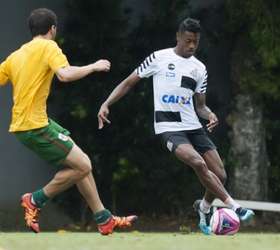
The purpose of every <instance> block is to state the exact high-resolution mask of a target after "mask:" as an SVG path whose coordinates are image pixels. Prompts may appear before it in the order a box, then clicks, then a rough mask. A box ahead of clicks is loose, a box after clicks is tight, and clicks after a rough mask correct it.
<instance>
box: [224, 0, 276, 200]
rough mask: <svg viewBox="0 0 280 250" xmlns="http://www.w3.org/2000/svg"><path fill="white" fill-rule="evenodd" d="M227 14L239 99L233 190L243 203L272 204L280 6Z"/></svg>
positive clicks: (255, 5) (254, 5)
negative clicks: (269, 201)
mask: <svg viewBox="0 0 280 250" xmlns="http://www.w3.org/2000/svg"><path fill="white" fill-rule="evenodd" d="M227 10H228V13H229V18H228V24H227V27H228V30H229V31H230V35H231V37H232V39H231V41H232V45H231V46H232V56H231V79H232V83H233V85H232V88H233V93H234V101H233V105H232V113H231V115H230V117H229V122H230V125H231V127H232V134H231V158H232V159H233V161H234V163H235V166H234V167H233V171H232V186H233V190H234V192H235V194H236V196H238V197H239V198H242V199H252V200H267V198H268V195H270V197H273V198H275V197H277V196H274V195H275V194H276V193H278V194H279V186H278V184H277V183H279V156H278V153H277V152H279V146H278V143H277V142H278V140H277V138H278V136H277V134H279V129H280V127H279V115H278V111H277V108H276V109H275V107H277V102H278V101H279V97H280V78H279V76H280V71H279V67H280V53H279V52H280V45H279V39H280V36H279V35H280V26H279V24H280V18H279V11H280V4H279V2H278V1H274V0H270V1H261V0H250V1H233V0H228V1H227ZM267 148H268V150H267ZM267 152H269V156H268V153H267ZM269 159H270V161H269ZM276 182H277V183H276ZM277 186H278V187H277ZM268 187H269V194H268ZM273 189H274V190H273Z"/></svg>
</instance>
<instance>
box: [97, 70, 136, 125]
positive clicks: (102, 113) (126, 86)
mask: <svg viewBox="0 0 280 250" xmlns="http://www.w3.org/2000/svg"><path fill="white" fill-rule="evenodd" d="M140 79H141V78H140V77H139V76H138V75H137V74H136V72H132V73H131V74H130V75H129V76H128V77H127V78H126V79H125V80H123V81H122V82H121V83H120V84H119V85H118V86H117V87H116V88H115V89H114V90H113V91H112V93H111V94H110V95H109V97H108V98H107V100H106V101H105V102H104V103H103V104H102V105H101V107H100V110H99V112H98V115H97V116H98V128H99V129H102V128H103V127H104V123H108V124H110V123H111V122H110V120H108V118H107V117H108V115H109V106H110V105H112V104H113V103H115V102H117V101H118V100H119V99H121V98H122V97H123V96H124V95H126V94H127V93H128V92H129V90H130V89H132V88H133V87H134V86H135V85H136V83H137V82H138V81H139V80H140Z"/></svg>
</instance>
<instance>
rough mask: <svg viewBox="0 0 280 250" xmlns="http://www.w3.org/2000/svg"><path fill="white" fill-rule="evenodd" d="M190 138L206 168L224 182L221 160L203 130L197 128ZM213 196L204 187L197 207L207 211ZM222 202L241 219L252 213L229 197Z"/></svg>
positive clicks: (224, 172) (248, 217)
mask: <svg viewBox="0 0 280 250" xmlns="http://www.w3.org/2000/svg"><path fill="white" fill-rule="evenodd" d="M190 140H191V142H192V144H193V146H194V147H195V149H196V150H197V151H198V152H199V153H200V155H202V157H203V159H204V160H205V162H206V164H207V167H208V169H209V170H210V171H212V172H213V173H214V174H215V176H216V177H217V178H218V179H219V180H220V181H221V182H222V183H223V184H225V182H226V177H227V176H226V171H225V169H224V165H223V162H222V160H221V158H220V156H219V154H218V151H217V150H216V146H215V145H214V143H213V142H212V141H211V140H210V138H209V137H208V136H207V134H206V133H205V131H204V130H203V129H199V130H197V131H196V132H194V133H192V134H191V135H190ZM215 198H217V196H216V195H215V194H214V193H213V192H211V191H210V190H208V189H206V192H205V195H204V197H203V199H202V200H201V201H200V202H199V209H200V210H201V211H202V212H203V213H206V214H207V213H209V211H210V207H211V204H212V202H213V200H214V199H215ZM224 202H225V203H226V204H227V205H228V206H229V207H230V208H232V209H233V210H234V211H236V213H237V214H238V216H239V218H240V219H241V220H248V219H250V217H252V216H253V214H254V213H253V211H252V210H249V209H244V208H241V207H240V205H239V204H238V203H237V202H235V201H234V200H233V199H232V198H231V197H228V199H227V200H226V201H224ZM197 205H198V202H197V201H196V202H195V203H194V207H197Z"/></svg>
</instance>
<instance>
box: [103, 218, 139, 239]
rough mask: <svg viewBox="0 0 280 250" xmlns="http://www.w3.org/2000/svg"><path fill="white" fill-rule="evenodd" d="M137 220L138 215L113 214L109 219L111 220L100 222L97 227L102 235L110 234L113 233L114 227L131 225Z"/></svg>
mask: <svg viewBox="0 0 280 250" xmlns="http://www.w3.org/2000/svg"><path fill="white" fill-rule="evenodd" d="M135 220H137V216H136V215H130V216H127V217H118V216H112V217H111V218H110V219H109V221H107V222H106V223H105V224H99V225H97V227H98V230H99V232H100V233H101V234H102V235H108V234H112V233H113V231H114V228H116V227H119V228H126V227H130V226H131V225H132V223H133V222H134V221H135Z"/></svg>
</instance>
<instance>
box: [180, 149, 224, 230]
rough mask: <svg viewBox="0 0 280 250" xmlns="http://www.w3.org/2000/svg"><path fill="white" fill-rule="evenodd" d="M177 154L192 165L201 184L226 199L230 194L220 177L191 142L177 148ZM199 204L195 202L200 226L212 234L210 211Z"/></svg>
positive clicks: (188, 164) (187, 163)
mask: <svg viewBox="0 0 280 250" xmlns="http://www.w3.org/2000/svg"><path fill="white" fill-rule="evenodd" d="M175 155H176V156H177V158H178V159H180V160H181V161H183V162H184V163H185V164H186V165H187V166H190V167H192V168H193V170H194V171H195V173H196V175H197V176H198V178H199V180H200V182H201V184H202V185H203V186H204V187H205V188H206V190H209V191H210V192H211V193H214V194H215V195H216V196H217V197H219V198H220V199H221V200H223V201H224V200H226V199H227V198H228V197H229V195H228V193H227V191H226V190H225V188H224V186H223V184H222V183H221V181H220V180H219V178H218V177H217V176H216V175H215V174H214V173H213V172H212V171H210V170H209V169H208V167H207V164H206V162H205V161H204V159H203V158H202V157H201V155H200V154H199V153H198V152H197V151H196V150H195V149H194V148H193V146H192V145H190V144H181V145H178V147H177V148H176V150H175ZM199 205H200V203H199V204H196V203H195V204H194V208H195V209H196V211H197V212H198V214H199V218H200V220H199V228H200V229H201V231H202V232H203V233H204V234H210V233H211V228H210V227H209V221H210V213H209V211H202V210H201V209H200V207H197V206H199Z"/></svg>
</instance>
